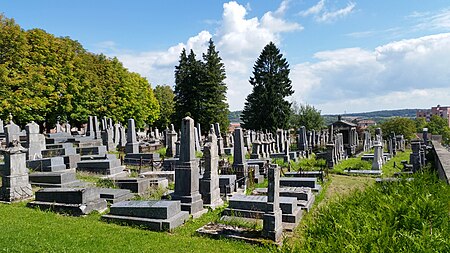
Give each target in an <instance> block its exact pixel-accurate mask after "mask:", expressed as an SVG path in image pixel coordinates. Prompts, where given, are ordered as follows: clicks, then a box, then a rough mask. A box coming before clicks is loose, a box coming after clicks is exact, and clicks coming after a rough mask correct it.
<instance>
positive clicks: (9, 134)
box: [4, 121, 20, 146]
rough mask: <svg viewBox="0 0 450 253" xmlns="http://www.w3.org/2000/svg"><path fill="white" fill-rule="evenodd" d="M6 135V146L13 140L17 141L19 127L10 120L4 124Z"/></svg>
mask: <svg viewBox="0 0 450 253" xmlns="http://www.w3.org/2000/svg"><path fill="white" fill-rule="evenodd" d="M4 129H5V135H6V146H8V145H10V144H11V143H12V142H13V141H14V140H17V141H19V135H20V127H19V126H18V125H16V124H14V122H12V121H10V123H9V124H8V125H6V126H5V128H4Z"/></svg>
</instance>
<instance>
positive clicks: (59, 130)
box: [56, 120, 63, 133]
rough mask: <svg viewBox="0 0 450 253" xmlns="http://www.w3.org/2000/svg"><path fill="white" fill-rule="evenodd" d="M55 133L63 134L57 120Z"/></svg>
mask: <svg viewBox="0 0 450 253" xmlns="http://www.w3.org/2000/svg"><path fill="white" fill-rule="evenodd" d="M56 132H57V133H61V132H63V130H62V126H61V124H59V120H58V121H56Z"/></svg>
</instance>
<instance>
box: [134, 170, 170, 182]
mask: <svg viewBox="0 0 450 253" xmlns="http://www.w3.org/2000/svg"><path fill="white" fill-rule="evenodd" d="M139 176H142V177H146V178H165V179H167V180H168V181H169V182H175V171H146V172H143V173H141V174H139Z"/></svg>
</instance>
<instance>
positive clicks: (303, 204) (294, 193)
mask: <svg viewBox="0 0 450 253" xmlns="http://www.w3.org/2000/svg"><path fill="white" fill-rule="evenodd" d="M253 194H255V195H267V188H256V189H255V190H253ZM280 197H291V198H296V199H297V205H298V206H299V207H300V208H301V209H303V210H306V211H309V210H310V209H311V207H312V205H313V204H314V201H315V198H316V197H315V195H314V194H313V193H312V191H311V188H308V187H281V188H280Z"/></svg>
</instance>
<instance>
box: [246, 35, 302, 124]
mask: <svg viewBox="0 0 450 253" xmlns="http://www.w3.org/2000/svg"><path fill="white" fill-rule="evenodd" d="M289 72H290V70H289V64H288V62H287V61H286V59H285V58H283V55H282V54H281V53H280V50H279V49H278V48H277V47H276V46H275V44H273V43H272V42H270V43H269V44H268V45H266V46H265V47H264V49H263V50H262V52H261V54H260V56H259V57H258V59H257V60H256V63H255V65H254V67H253V77H250V84H251V85H252V86H253V90H252V93H250V94H249V95H248V96H247V98H246V102H245V106H244V111H243V112H242V116H241V119H242V121H243V127H244V128H247V129H253V130H268V131H271V132H275V131H276V129H277V128H283V129H286V128H287V127H288V122H289V118H290V113H291V110H290V106H291V104H290V103H289V102H288V101H286V100H285V97H287V96H290V95H292V94H293V93H294V91H293V90H292V85H291V80H290V79H289Z"/></svg>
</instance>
